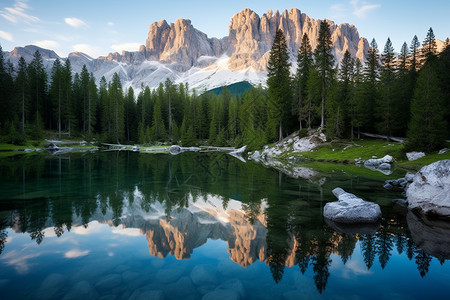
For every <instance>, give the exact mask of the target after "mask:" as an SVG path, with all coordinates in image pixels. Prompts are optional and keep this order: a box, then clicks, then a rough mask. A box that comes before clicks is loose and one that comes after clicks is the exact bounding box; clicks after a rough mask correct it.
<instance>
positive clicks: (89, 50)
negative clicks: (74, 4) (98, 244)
mask: <svg viewBox="0 0 450 300" xmlns="http://www.w3.org/2000/svg"><path fill="white" fill-rule="evenodd" d="M72 49H73V51H75V52H83V53H84V54H87V55H89V56H91V57H99V56H100V55H102V53H101V51H100V48H98V47H96V46H92V45H89V44H76V45H73V46H72ZM89 224H91V223H89ZM89 226H91V225H89Z"/></svg>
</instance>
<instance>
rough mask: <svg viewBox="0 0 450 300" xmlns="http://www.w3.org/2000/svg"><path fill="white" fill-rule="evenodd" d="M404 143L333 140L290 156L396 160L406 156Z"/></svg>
mask: <svg viewBox="0 0 450 300" xmlns="http://www.w3.org/2000/svg"><path fill="white" fill-rule="evenodd" d="M402 149H403V145H402V144H400V143H395V142H386V141H379V140H359V141H356V142H351V141H345V140H342V141H339V142H331V143H327V144H325V145H322V146H319V147H317V148H316V149H315V150H314V151H312V152H301V153H290V154H287V155H289V156H292V155H293V156H301V157H303V158H307V159H312V160H316V161H323V162H336V163H352V164H353V163H354V162H355V159H357V158H361V159H363V160H367V159H369V158H372V156H377V157H378V158H381V157H383V156H385V155H391V156H393V157H394V158H395V159H396V160H403V159H405V158H406V157H405V156H404V154H403V152H402Z"/></svg>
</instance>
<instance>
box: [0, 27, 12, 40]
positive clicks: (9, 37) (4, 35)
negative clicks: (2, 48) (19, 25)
mask: <svg viewBox="0 0 450 300" xmlns="http://www.w3.org/2000/svg"><path fill="white" fill-rule="evenodd" d="M0 38H2V39H4V40H7V41H10V42H12V41H14V39H13V37H12V35H11V33H9V32H6V31H2V30H0Z"/></svg>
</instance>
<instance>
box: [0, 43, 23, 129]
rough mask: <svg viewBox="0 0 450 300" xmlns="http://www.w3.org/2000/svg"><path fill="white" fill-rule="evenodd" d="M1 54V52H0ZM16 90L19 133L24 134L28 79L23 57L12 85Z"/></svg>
mask: <svg viewBox="0 0 450 300" xmlns="http://www.w3.org/2000/svg"><path fill="white" fill-rule="evenodd" d="M0 52H1V50H0ZM14 86H15V90H16V99H17V101H18V102H19V103H20V108H21V132H22V135H24V134H25V122H26V120H27V119H26V115H27V114H28V109H29V103H28V101H29V94H28V77H27V63H26V62H25V59H24V58H23V57H20V59H19V68H18V70H17V77H16V81H15V83H14Z"/></svg>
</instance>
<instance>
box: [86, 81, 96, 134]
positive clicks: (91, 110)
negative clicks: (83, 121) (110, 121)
mask: <svg viewBox="0 0 450 300" xmlns="http://www.w3.org/2000/svg"><path fill="white" fill-rule="evenodd" d="M88 89H89V91H88V103H87V109H88V115H87V128H88V136H89V139H90V138H91V137H92V134H93V131H94V126H95V124H96V122H97V120H96V117H97V98H98V94H97V93H98V91H97V85H96V84H95V78H94V74H92V73H91V74H90V76H89V86H88Z"/></svg>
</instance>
